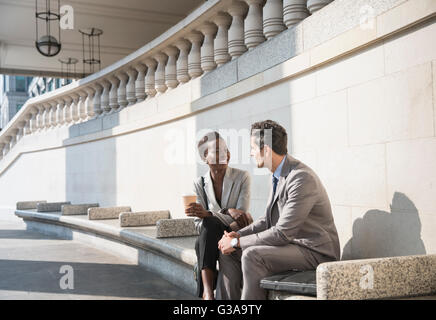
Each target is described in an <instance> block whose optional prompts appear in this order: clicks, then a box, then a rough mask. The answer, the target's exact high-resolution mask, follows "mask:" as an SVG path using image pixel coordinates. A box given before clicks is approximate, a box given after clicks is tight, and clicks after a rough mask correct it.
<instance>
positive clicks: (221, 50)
mask: <svg viewBox="0 0 436 320" xmlns="http://www.w3.org/2000/svg"><path fill="white" fill-rule="evenodd" d="M212 20H213V22H214V23H215V24H216V25H217V26H218V32H217V34H216V37H215V41H214V43H213V46H214V59H215V63H216V64H217V66H218V67H219V66H221V65H223V64H224V63H226V62H228V61H230V54H229V36H228V34H229V27H230V23H231V22H232V17H231V16H230V15H228V14H227V13H225V12H218V14H217V15H216V16H215V17H214V18H213V19H212Z"/></svg>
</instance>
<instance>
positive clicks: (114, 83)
mask: <svg viewBox="0 0 436 320" xmlns="http://www.w3.org/2000/svg"><path fill="white" fill-rule="evenodd" d="M108 80H109V82H110V83H111V90H110V91H109V107H110V110H109V114H112V113H115V112H117V110H118V108H119V105H118V95H117V92H118V83H119V82H120V80H118V78H117V77H115V76H114V75H111V76H110V77H109V78H108Z"/></svg>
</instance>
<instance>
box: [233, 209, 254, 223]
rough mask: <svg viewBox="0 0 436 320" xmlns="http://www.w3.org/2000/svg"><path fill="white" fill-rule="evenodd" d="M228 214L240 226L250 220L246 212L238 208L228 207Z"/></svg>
mask: <svg viewBox="0 0 436 320" xmlns="http://www.w3.org/2000/svg"><path fill="white" fill-rule="evenodd" d="M227 212H228V214H229V215H230V216H231V217H232V218H233V220H235V221H236V223H237V224H238V226H239V227H240V228H244V227H246V226H248V225H249V224H250V223H251V222H252V220H251V216H250V215H249V214H248V213H245V212H244V211H242V210H238V209H228V211H227Z"/></svg>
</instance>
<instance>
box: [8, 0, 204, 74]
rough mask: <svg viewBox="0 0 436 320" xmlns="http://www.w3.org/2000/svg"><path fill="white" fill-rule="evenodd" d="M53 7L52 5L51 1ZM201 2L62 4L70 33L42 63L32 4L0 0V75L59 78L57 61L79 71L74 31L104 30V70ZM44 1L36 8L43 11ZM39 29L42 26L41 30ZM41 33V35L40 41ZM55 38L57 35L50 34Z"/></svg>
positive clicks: (78, 39)
mask: <svg viewBox="0 0 436 320" xmlns="http://www.w3.org/2000/svg"><path fill="white" fill-rule="evenodd" d="M51 3H52V5H53V6H57V1H55V0H51ZM203 3H204V0H123V1H120V0H86V1H85V0H83V1H79V0H63V1H60V5H61V6H63V5H70V6H71V7H72V8H73V10H74V29H73V30H61V43H62V50H61V52H60V53H59V54H58V55H57V56H55V57H51V58H48V57H44V56H42V55H41V54H39V53H38V52H37V50H36V48H35V38H36V34H35V0H0V73H5V74H25V75H54V76H56V75H58V76H59V75H60V70H61V64H60V62H59V61H58V59H64V58H68V57H73V58H77V59H79V61H80V62H79V63H78V64H77V65H76V71H77V72H78V73H81V72H82V71H83V64H82V62H81V60H82V36H81V34H80V33H79V31H78V30H79V29H84V28H89V27H96V28H99V29H102V30H103V35H102V36H101V37H100V53H101V60H102V65H101V67H102V68H104V67H106V66H108V65H110V64H112V63H114V62H115V61H118V60H119V59H121V58H123V57H125V56H126V55H128V54H129V53H131V52H133V51H135V50H136V49H138V48H140V47H142V46H143V45H145V44H146V43H148V42H150V41H151V40H153V39H154V38H156V37H157V36H159V35H160V34H162V33H163V32H164V31H166V30H168V29H169V28H170V27H172V26H173V25H175V24H176V23H177V22H179V21H180V20H182V19H183V18H185V17H186V16H187V15H188V14H189V13H190V12H191V11H193V10H194V9H196V8H197V7H198V6H200V5H201V4H203ZM44 4H45V0H39V1H38V5H39V6H41V7H42V6H44ZM40 26H42V24H40ZM42 33H43V32H41V33H40V36H41V35H42ZM54 35H55V37H56V38H57V37H58V36H57V35H58V33H57V31H56V32H55V33H54Z"/></svg>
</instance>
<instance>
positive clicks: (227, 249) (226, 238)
mask: <svg viewBox="0 0 436 320" xmlns="http://www.w3.org/2000/svg"><path fill="white" fill-rule="evenodd" d="M239 237H240V235H239V234H238V233H236V232H234V231H232V232H230V233H228V232H227V231H224V235H223V237H222V238H221V240H220V241H219V242H218V249H219V250H221V252H222V254H231V253H232V252H233V251H235V250H236V249H235V248H233V247H232V245H231V244H230V242H231V241H232V239H233V238H237V239H239Z"/></svg>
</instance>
